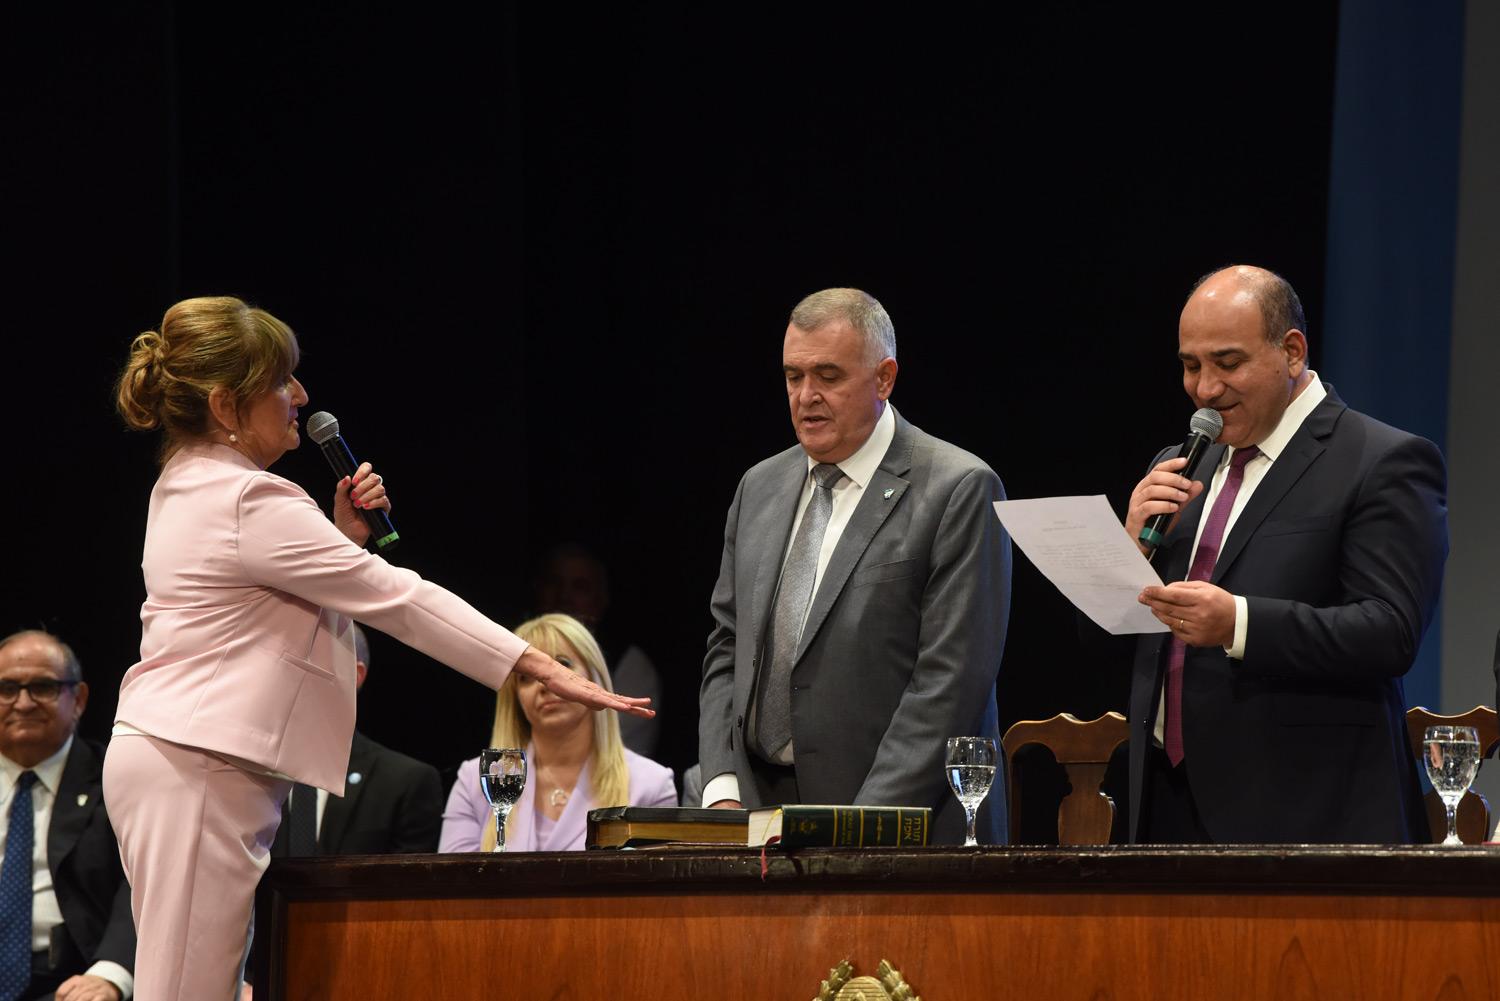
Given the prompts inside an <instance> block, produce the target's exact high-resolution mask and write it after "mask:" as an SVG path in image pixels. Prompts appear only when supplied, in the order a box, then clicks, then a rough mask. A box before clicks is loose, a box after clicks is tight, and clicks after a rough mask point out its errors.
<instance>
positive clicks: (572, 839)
mask: <svg viewBox="0 0 1500 1001" xmlns="http://www.w3.org/2000/svg"><path fill="white" fill-rule="evenodd" d="M516 635H517V636H519V637H521V638H522V639H524V640H526V641H527V642H528V643H531V644H533V645H534V646H535V647H537V648H538V649H541V650H545V651H546V652H547V653H549V654H551V655H552V656H553V657H556V658H557V660H558V662H559V663H561V664H566V665H568V666H570V667H571V668H572V669H573V670H575V671H577V672H578V673H579V674H580V675H582V676H583V677H585V678H588V679H589V680H591V681H593V682H594V683H595V684H597V685H598V686H599V687H600V688H603V689H605V690H606V691H609V690H612V688H613V686H612V685H611V684H610V680H609V670H608V669H607V668H606V667H605V666H604V654H603V653H601V652H600V650H599V644H598V643H597V642H595V641H594V637H593V636H591V635H590V634H589V631H588V629H587V628H586V627H585V626H584V625H583V623H581V622H579V621H578V620H577V619H575V618H572V617H571V616H568V615H543V616H542V617H541V618H537V619H532V620H531V621H530V622H526V623H523V624H522V625H520V626H518V627H517V628H516ZM490 746H491V747H524V748H526V765H527V772H526V790H525V791H524V792H523V793H521V798H520V800H519V801H518V802H517V803H516V805H515V808H514V809H512V810H511V812H510V819H509V820H508V821H507V822H506V825H505V847H506V849H507V850H510V851H518V852H570V851H581V850H582V849H583V839H584V835H585V833H586V832H587V829H588V812H589V811H590V810H593V809H596V808H598V807H604V806H676V805H677V786H676V784H675V783H674V782H673V780H672V770H671V769H670V768H667V767H666V766H665V765H659V764H657V763H656V762H654V761H652V760H651V759H650V758H643V757H641V756H640V755H639V754H636V753H635V752H633V751H630V750H627V749H626V748H625V745H624V744H622V743H621V742H620V720H619V717H617V716H616V715H615V714H614V713H594V714H590V713H589V712H588V711H587V710H585V709H582V708H581V707H579V706H576V705H572V704H570V703H567V702H563V701H561V700H559V699H558V698H557V697H556V696H555V695H553V694H552V693H551V692H548V691H547V690H545V689H544V688H542V686H541V685H538V684H537V683H536V682H534V681H532V680H531V679H530V678H526V677H520V676H512V677H510V678H508V679H506V682H505V684H504V685H502V686H501V687H500V691H499V692H498V693H497V694H496V696H495V728H494V732H493V733H492V734H491V736H490ZM494 847H495V824H494V820H493V814H492V813H491V812H490V807H489V804H488V803H487V802H486V801H485V799H484V796H483V795H482V794H481V793H480V790H479V759H478V758H477V757H476V758H470V759H469V760H468V761H465V762H464V763H463V764H461V765H459V766H458V778H457V780H456V781H455V782H454V783H453V790H452V792H450V793H449V794H448V808H447V809H446V810H444V811H443V833H442V838H441V840H440V841H439V843H438V851H442V852H476V851H489V850H490V849H492V848H494Z"/></svg>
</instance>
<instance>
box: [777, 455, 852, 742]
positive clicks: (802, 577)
mask: <svg viewBox="0 0 1500 1001" xmlns="http://www.w3.org/2000/svg"><path fill="white" fill-rule="evenodd" d="M812 475H813V492H812V497H811V498H810V499H809V500H808V502H807V510H806V511H804V512H803V513H802V524H800V525H798V526H797V537H796V538H794V539H793V540H792V547H791V551H790V553H789V554H788V555H787V560H786V567H785V568H784V569H783V570H782V571H781V584H780V586H778V587H777V589H776V604H775V607H774V608H772V610H771V629H770V635H769V636H768V637H766V650H767V651H769V652H770V655H771V660H770V663H769V664H768V665H766V668H768V670H767V669H763V670H762V679H761V687H760V703H759V704H758V705H757V706H756V718H755V736H756V740H757V742H758V743H759V744H760V749H761V751H762V752H763V753H764V754H765V755H766V756H767V757H770V756H772V755H774V754H775V753H776V752H777V751H779V750H781V749H782V748H783V747H785V746H786V744H787V741H789V740H791V739H792V665H793V664H794V663H795V662H796V657H797V644H799V643H800V642H801V641H802V624H803V622H804V621H805V620H806V618H807V606H808V604H809V603H810V602H811V601H812V596H813V583H814V582H815V581H816V580H817V576H818V554H819V553H820V552H822V550H823V535H824V533H826V532H827V531H828V518H829V516H830V515H832V514H833V488H834V486H835V485H836V484H837V483H838V482H839V480H842V479H843V478H844V473H843V470H841V469H839V467H838V466H835V465H833V464H832V463H828V462H823V463H819V464H818V465H816V466H814V467H813V470H812Z"/></svg>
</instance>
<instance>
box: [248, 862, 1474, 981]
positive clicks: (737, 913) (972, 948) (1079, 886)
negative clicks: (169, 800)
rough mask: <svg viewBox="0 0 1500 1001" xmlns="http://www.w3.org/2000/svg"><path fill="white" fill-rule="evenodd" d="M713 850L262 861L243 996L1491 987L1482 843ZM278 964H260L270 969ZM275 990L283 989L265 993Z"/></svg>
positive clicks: (267, 965)
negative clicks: (868, 987)
mask: <svg viewBox="0 0 1500 1001" xmlns="http://www.w3.org/2000/svg"><path fill="white" fill-rule="evenodd" d="M769 861H770V862H771V865H770V868H769V870H768V872H767V878H766V879H765V880H764V881H762V879H761V874H760V859H759V855H758V854H757V853H754V852H736V851H729V852H725V851H723V850H720V849H712V850H701V851H699V850H690V851H682V852H674V853H647V852H627V853H591V854H586V855H585V854H579V853H575V854H569V855H515V856H510V857H506V858H492V857H488V856H448V857H438V856H429V857H414V858H407V859H403V860H390V859H381V860H374V859H371V860H356V859H324V860H317V861H311V862H298V863H294V864H286V865H283V864H280V863H278V864H276V865H273V866H272V868H271V870H270V871H269V872H268V874H267V878H266V880H265V883H264V885H263V887H262V894H261V900H260V903H261V910H260V915H259V918H258V922H259V929H260V932H261V933H262V934H261V935H260V939H261V944H262V945H263V946H266V947H267V948H266V949H265V950H264V952H265V955H263V956H262V958H261V967H260V968H261V970H262V971H263V974H262V975H261V976H259V977H258V979H257V983H258V985H260V986H259V987H258V989H257V997H258V998H260V999H261V1001H280V999H282V998H294V999H303V998H342V997H423V998H427V997H431V998H449V997H453V998H470V997H497V998H528V999H529V998H557V999H566V998H593V997H610V998H623V999H633V998H641V999H645V998H677V997H681V998H685V999H686V998H693V999H698V998H706V997H714V998H717V997H733V998H761V997H764V998H798V999H801V998H810V997H812V996H813V995H814V994H815V993H816V991H817V987H818V983H819V981H820V980H821V979H822V978H823V977H825V976H827V974H828V968H829V967H830V966H831V965H833V964H834V963H836V962H838V961H839V960H841V959H845V958H848V959H850V960H852V961H853V962H854V964H855V966H856V970H857V971H858V972H860V973H873V972H874V970H875V967H876V965H877V963H878V962H879V961H880V960H881V959H888V960H890V961H891V962H892V963H893V964H895V965H896V967H897V968H898V969H900V970H901V971H902V972H903V973H904V974H905V975H906V977H907V980H908V981H909V982H910V983H911V984H912V986H913V987H914V988H916V990H917V991H918V992H920V993H921V994H922V996H923V997H925V998H927V999H928V1001H946V999H953V998H969V997H984V998H1000V997H1017V998H1028V999H1037V1001H1048V999H1052V998H1058V999H1061V998H1087V999H1100V1001H1104V999H1108V1001H1129V999H1135V998H1140V999H1143V1001H1144V999H1157V998H1162V997H1191V998H1199V997H1204V998H1207V997H1212V998H1277V999H1299V998H1323V997H1331V998H1345V997H1359V998H1361V999H1362V1001H1371V999H1374V1001H1383V999H1390V1001H1408V999H1425V998H1433V999H1438V998H1441V999H1443V1001H1458V999H1464V998H1486V997H1497V996H1500V893H1496V892H1495V890H1496V888H1497V884H1500V865H1497V862H1500V857H1497V856H1496V855H1495V854H1492V853H1491V852H1490V851H1488V850H1485V849H1478V848H1475V849H1469V848H1465V849H1456V850H1455V849H1449V850H1441V849H1435V848H1431V847H1411V848H1382V849H1376V848H1368V849H1361V848H1349V847H1333V848H1328V847H1317V848H1285V847H1277V848H1245V847H1240V848H1218V849H1201V848H1200V849H1165V848H1162V849H1140V848H1121V849H1088V850H1053V851H1045V852H1043V851H1034V850H1023V849H982V850H979V851H963V850H948V849H944V850H933V851H925V852H897V851H892V850H885V851H865V852H850V851H804V852H798V853H795V854H788V855H781V856H773V857H772V858H771V859H770V860H769ZM273 961H274V962H273ZM283 988H284V989H283Z"/></svg>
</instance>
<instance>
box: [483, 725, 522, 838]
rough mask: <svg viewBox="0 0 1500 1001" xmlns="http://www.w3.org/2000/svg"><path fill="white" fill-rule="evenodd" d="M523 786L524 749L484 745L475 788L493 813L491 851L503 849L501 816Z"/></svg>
mask: <svg viewBox="0 0 1500 1001" xmlns="http://www.w3.org/2000/svg"><path fill="white" fill-rule="evenodd" d="M525 788H526V752H525V751H524V750H522V749H521V748H519V747H487V748H485V749H484V750H483V751H480V752H479V791H480V792H482V793H484V798H485V799H486V800H488V801H489V804H490V810H491V811H492V812H493V813H494V815H495V851H497V852H503V851H505V820H506V818H507V817H509V816H510V809H511V807H513V806H515V805H516V801H517V800H519V799H520V798H521V793H522V791H523V790H524V789H525Z"/></svg>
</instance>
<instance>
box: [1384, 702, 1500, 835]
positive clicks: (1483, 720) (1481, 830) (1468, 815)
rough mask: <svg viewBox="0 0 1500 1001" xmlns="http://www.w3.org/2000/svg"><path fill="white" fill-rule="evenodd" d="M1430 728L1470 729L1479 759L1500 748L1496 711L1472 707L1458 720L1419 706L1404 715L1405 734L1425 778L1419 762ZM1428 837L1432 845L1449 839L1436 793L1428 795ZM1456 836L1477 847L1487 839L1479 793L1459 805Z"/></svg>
mask: <svg viewBox="0 0 1500 1001" xmlns="http://www.w3.org/2000/svg"><path fill="white" fill-rule="evenodd" d="M1429 726H1472V727H1473V728H1474V729H1475V730H1476V731H1478V733H1479V755H1480V757H1481V758H1487V757H1489V755H1490V752H1491V751H1492V750H1494V748H1495V745H1496V744H1500V722H1497V717H1496V714H1495V710H1493V709H1491V708H1490V707H1489V706H1475V707H1474V708H1473V709H1470V710H1469V711H1468V712H1466V713H1463V714H1462V715H1459V716H1439V715H1438V714H1437V713H1435V712H1431V711H1429V710H1428V709H1426V708H1424V707H1422V706H1414V707H1413V708H1411V709H1408V710H1407V711H1406V734H1407V737H1408V738H1409V739H1410V740H1411V753H1412V755H1413V756H1415V757H1416V759H1417V770H1418V771H1419V772H1421V773H1423V774H1426V766H1425V765H1424V764H1423V761H1422V734H1423V733H1424V732H1425V731H1426V729H1427V728H1428V727H1429ZM1424 802H1425V803H1426V804H1427V826H1428V829H1429V830H1428V834H1429V836H1430V837H1431V838H1432V840H1433V842H1434V843H1436V842H1439V841H1442V840H1443V838H1445V837H1447V836H1448V814H1447V811H1445V810H1444V809H1443V800H1442V798H1441V797H1440V796H1438V794H1437V792H1436V791H1430V792H1428V793H1427V798H1426V800H1425V801H1424ZM1457 824H1458V836H1459V838H1461V839H1462V840H1463V843H1464V844H1466V845H1477V844H1481V843H1483V842H1485V841H1488V840H1489V838H1490V831H1492V830H1493V829H1494V828H1493V826H1492V821H1491V820H1490V804H1489V802H1488V801H1486V800H1485V798H1484V797H1483V796H1481V795H1480V794H1479V793H1477V792H1474V791H1473V790H1470V791H1469V792H1466V793H1464V798H1463V799H1461V800H1459V803H1458V819H1457Z"/></svg>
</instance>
